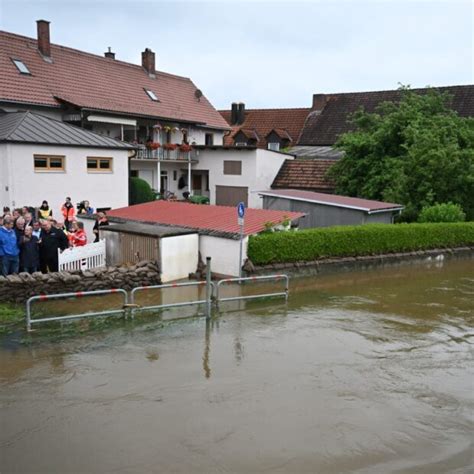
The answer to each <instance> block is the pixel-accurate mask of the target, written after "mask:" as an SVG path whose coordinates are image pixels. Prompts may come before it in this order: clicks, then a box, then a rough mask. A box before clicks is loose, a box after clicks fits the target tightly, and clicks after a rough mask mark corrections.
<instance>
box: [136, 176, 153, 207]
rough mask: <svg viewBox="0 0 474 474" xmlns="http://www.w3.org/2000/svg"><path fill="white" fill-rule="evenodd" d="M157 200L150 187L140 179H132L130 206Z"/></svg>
mask: <svg viewBox="0 0 474 474" xmlns="http://www.w3.org/2000/svg"><path fill="white" fill-rule="evenodd" d="M154 200H155V193H154V192H153V191H152V189H151V187H150V185H149V184H148V183H147V182H146V181H145V180H144V179H140V178H130V204H131V205H133V204H141V203H143V202H150V201H154Z"/></svg>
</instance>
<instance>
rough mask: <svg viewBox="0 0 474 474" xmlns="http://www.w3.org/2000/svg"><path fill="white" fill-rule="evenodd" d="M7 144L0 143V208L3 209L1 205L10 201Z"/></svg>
mask: <svg viewBox="0 0 474 474" xmlns="http://www.w3.org/2000/svg"><path fill="white" fill-rule="evenodd" d="M9 146H10V145H7V144H6V143H3V144H1V145H0V210H1V209H3V206H9V205H10V202H11V199H10V179H9V172H10V168H11V166H10V155H9Z"/></svg>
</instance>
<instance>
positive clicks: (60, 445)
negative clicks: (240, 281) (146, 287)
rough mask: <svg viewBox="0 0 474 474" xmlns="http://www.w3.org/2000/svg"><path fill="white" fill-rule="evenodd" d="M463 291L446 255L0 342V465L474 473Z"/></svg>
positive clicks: (466, 284)
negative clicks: (57, 334) (66, 334)
mask: <svg viewBox="0 0 474 474" xmlns="http://www.w3.org/2000/svg"><path fill="white" fill-rule="evenodd" d="M244 291H254V290H251V289H250V288H246V289H245V290H244ZM473 293H474V273H473V265H472V260H471V261H458V262H445V263H444V265H443V266H440V265H437V266H432V267H424V266H420V267H402V268H396V269H385V270H378V271H370V272H354V273H347V274H338V275H331V276H324V277H316V278H312V279H300V280H292V284H291V297H290V301H289V303H288V305H287V306H285V305H284V304H280V303H278V302H268V301H267V302H252V303H242V302H240V303H229V304H228V305H227V306H226V309H227V310H229V311H228V312H226V313H224V314H222V315H221V316H220V317H219V318H217V319H213V320H212V321H210V322H207V323H206V321H205V320H204V319H203V318H197V319H186V320H181V321H171V322H163V321H161V320H159V319H157V318H156V316H153V315H150V316H149V317H148V319H147V318H146V317H142V318H139V319H138V321H136V322H135V323H130V322H129V323H123V324H121V325H118V326H116V327H114V328H113V329H110V330H109V331H104V332H101V333H100V334H94V333H91V334H89V335H86V336H81V337H77V338H67V339H64V340H62V341H61V340H60V341H57V342H54V343H53V342H47V341H42V342H36V343H33V344H32V345H30V346H27V347H25V346H22V345H19V344H15V342H14V341H12V340H9V341H4V349H3V350H2V351H1V352H0V357H1V370H0V382H1V383H2V392H1V401H2V404H3V410H2V429H1V432H0V449H1V452H2V463H3V467H2V469H3V470H2V472H109V471H116V472H127V473H132V472H133V473H135V472H183V473H189V472H206V473H212V472H242V473H250V472H277V473H278V472H288V473H299V472H318V473H326V472H327V473H339V472H364V473H385V472H410V473H417V472H428V473H438V472H439V473H440V472H443V473H444V472H454V473H467V472H472V470H471V468H472V433H473V413H474V402H473V395H472V394H473V388H474V386H473V377H474V374H473V350H472V348H473V341H474V339H473V337H474V330H473V302H472V300H473V298H472V295H473ZM194 311H195V310H189V309H187V310H179V312H178V315H180V316H186V315H188V316H189V315H191V314H192V313H193V312H194ZM174 314H176V313H174ZM170 316H172V314H171V313H167V314H166V315H165V319H166V317H170Z"/></svg>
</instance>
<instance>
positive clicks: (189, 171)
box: [188, 152, 193, 197]
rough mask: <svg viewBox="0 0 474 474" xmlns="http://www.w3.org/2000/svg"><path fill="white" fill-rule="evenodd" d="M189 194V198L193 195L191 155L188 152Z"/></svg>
mask: <svg viewBox="0 0 474 474" xmlns="http://www.w3.org/2000/svg"><path fill="white" fill-rule="evenodd" d="M188 192H189V196H190V197H191V196H192V195H193V190H192V186H191V153H189V152H188Z"/></svg>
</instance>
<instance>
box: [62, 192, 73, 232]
mask: <svg viewBox="0 0 474 474" xmlns="http://www.w3.org/2000/svg"><path fill="white" fill-rule="evenodd" d="M61 212H62V214H63V217H64V225H65V226H66V230H67V231H70V230H71V225H72V222H73V220H74V216H75V215H76V210H75V209H74V206H73V204H72V202H71V198H70V197H67V198H66V202H65V203H64V204H63V205H62V207H61Z"/></svg>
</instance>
